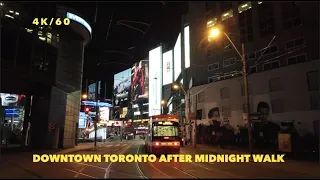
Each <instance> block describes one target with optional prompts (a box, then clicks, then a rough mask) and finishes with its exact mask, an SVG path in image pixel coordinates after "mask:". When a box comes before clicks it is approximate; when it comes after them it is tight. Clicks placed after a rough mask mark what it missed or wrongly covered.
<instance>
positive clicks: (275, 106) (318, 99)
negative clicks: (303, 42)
mask: <svg viewBox="0 0 320 180" xmlns="http://www.w3.org/2000/svg"><path fill="white" fill-rule="evenodd" d="M307 77H308V90H309V91H315V90H319V87H320V84H319V77H320V71H312V72H308V73H307ZM282 84H283V83H282V82H281V79H280V78H273V79H270V80H269V90H270V92H275V91H281V90H283V86H282ZM250 90H251V88H249V95H251V94H252V92H251V91H250ZM244 94H245V93H244V85H241V95H242V96H244ZM220 98H221V99H227V98H230V89H229V88H228V87H224V88H221V89H220ZM205 99H206V94H205V92H200V93H199V94H198V103H202V102H205ZM271 107H272V112H273V113H283V112H285V99H276V100H272V101H271ZM310 109H311V110H320V94H319V93H316V94H313V95H311V96H310ZM245 110H246V108H245V105H243V112H246V111H245ZM227 114H228V113H227ZM225 117H227V116H225Z"/></svg>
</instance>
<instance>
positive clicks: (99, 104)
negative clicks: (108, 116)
mask: <svg viewBox="0 0 320 180" xmlns="http://www.w3.org/2000/svg"><path fill="white" fill-rule="evenodd" d="M82 105H85V106H91V107H95V106H97V103H96V102H95V101H82ZM98 107H112V104H109V103H106V102H100V101H98Z"/></svg>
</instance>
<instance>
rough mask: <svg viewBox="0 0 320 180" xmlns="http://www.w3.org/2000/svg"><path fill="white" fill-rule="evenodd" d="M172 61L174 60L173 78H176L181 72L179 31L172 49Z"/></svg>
mask: <svg viewBox="0 0 320 180" xmlns="http://www.w3.org/2000/svg"><path fill="white" fill-rule="evenodd" d="M173 59H174V60H173V62H174V80H177V78H178V77H179V75H180V73H181V33H179V36H178V39H177V41H176V44H175V46H174V49H173Z"/></svg>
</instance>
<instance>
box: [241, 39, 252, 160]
mask: <svg viewBox="0 0 320 180" xmlns="http://www.w3.org/2000/svg"><path fill="white" fill-rule="evenodd" d="M241 46H242V65H243V81H244V92H245V98H246V109H247V119H248V120H247V121H248V136H249V137H248V140H249V152H250V154H252V153H253V152H252V151H253V149H252V127H251V118H250V104H249V87H248V78H247V62H246V57H245V51H244V43H242V45H241Z"/></svg>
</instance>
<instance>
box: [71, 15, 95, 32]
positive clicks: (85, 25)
mask: <svg viewBox="0 0 320 180" xmlns="http://www.w3.org/2000/svg"><path fill="white" fill-rule="evenodd" d="M67 18H68V19H71V20H73V21H75V22H77V23H79V24H81V25H83V26H84V27H85V28H86V29H87V30H88V31H89V33H90V34H91V33H92V28H91V26H90V25H89V23H88V22H87V21H85V20H84V19H83V18H81V17H80V16H77V15H75V14H72V13H70V12H67Z"/></svg>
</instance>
